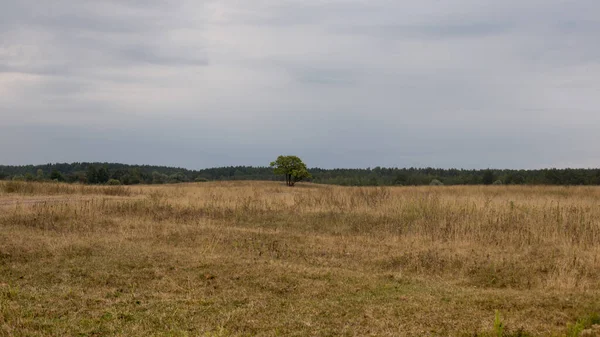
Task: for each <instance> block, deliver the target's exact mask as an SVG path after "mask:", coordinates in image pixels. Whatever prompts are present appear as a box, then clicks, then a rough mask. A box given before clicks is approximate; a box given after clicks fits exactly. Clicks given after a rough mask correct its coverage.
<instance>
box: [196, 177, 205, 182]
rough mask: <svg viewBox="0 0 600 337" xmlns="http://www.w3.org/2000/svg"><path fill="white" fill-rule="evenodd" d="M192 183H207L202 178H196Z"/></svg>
mask: <svg viewBox="0 0 600 337" xmlns="http://www.w3.org/2000/svg"><path fill="white" fill-rule="evenodd" d="M194 181H195V182H197V183H205V182H207V181H208V179H206V178H203V177H198V178H196V179H195V180H194Z"/></svg>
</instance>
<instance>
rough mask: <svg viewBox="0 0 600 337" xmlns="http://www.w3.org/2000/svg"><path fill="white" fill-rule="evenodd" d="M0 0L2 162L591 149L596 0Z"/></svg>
mask: <svg viewBox="0 0 600 337" xmlns="http://www.w3.org/2000/svg"><path fill="white" fill-rule="evenodd" d="M0 8H2V11H0V120H2V123H1V124H0V134H1V135H0V140H1V142H0V158H3V159H4V161H5V163H7V164H21V163H42V162H47V161H50V162H54V161H83V160H94V161H96V160H97V161H120V162H129V163H151V164H164V165H177V166H186V167H190V168H199V167H207V166H219V165H235V164H240V165H241V164H252V165H261V164H263V165H264V164H266V163H268V161H269V160H270V159H271V158H272V157H275V156H276V155H278V154H280V153H297V154H298V155H301V156H302V157H304V158H305V159H306V161H307V162H308V164H309V165H310V166H321V167H367V166H371V167H373V166H377V165H386V166H440V167H467V168H471V167H488V166H495V167H515V168H521V167H523V168H527V167H544V166H559V167H563V166H585V167H587V166H599V165H600V159H598V158H600V156H599V152H600V149H599V148H598V145H596V144H597V139H596V136H595V135H596V133H597V130H598V129H599V128H600V113H598V112H599V111H598V109H599V108H600V95H599V93H600V46H598V44H597V43H596V42H597V41H598V38H599V37H600V30H599V29H598V28H599V27H600V19H599V18H598V17H597V15H596V13H597V12H598V10H600V4H598V3H597V2H596V1H592V0H577V1H570V2H565V1H561V0H550V1H548V0H532V1H528V2H526V3H523V2H518V1H504V2H495V3H484V2H481V1H476V0H457V1H453V2H439V1H434V0H428V1H421V2H417V3H415V2H408V1H391V0H375V1H366V0H365V1H362V0H360V1H347V0H331V1H319V0H308V1H295V0H286V1H275V0H257V1H217V0H205V1H191V0H179V1H175V2H163V1H139V0H128V1H116V0H110V1H101V2H100V1H92V0H82V1H74V0H59V1H53V2H52V3H45V2H42V3H40V2H37V1H32V0H23V1H11V0H0ZM15 139H16V140H18V141H15Z"/></svg>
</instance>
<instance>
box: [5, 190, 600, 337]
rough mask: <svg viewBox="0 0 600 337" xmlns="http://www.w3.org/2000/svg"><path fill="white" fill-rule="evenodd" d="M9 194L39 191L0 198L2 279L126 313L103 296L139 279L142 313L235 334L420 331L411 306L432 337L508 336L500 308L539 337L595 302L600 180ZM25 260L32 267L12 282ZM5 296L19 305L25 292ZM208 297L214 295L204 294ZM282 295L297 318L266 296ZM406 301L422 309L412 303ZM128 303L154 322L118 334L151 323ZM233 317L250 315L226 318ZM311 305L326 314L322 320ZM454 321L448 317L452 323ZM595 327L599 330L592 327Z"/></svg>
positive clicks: (599, 295)
mask: <svg viewBox="0 0 600 337" xmlns="http://www.w3.org/2000/svg"><path fill="white" fill-rule="evenodd" d="M61 195H65V196H69V195H71V196H74V198H69V199H65V200H62V199H58V200H59V202H45V199H44V197H45V196H47V197H50V196H61ZM79 195H82V196H83V195H85V196H86V197H85V198H77V196H79ZM113 195H116V196H122V197H123V198H110V197H109V196H113ZM0 197H1V198H3V199H8V200H10V198H12V197H18V198H19V200H28V199H34V200H36V202H35V203H32V204H26V203H19V204H10V205H8V204H6V205H4V206H2V205H1V204H0V271H4V272H5V273H4V274H3V275H4V276H0V285H1V284H2V283H3V282H4V283H7V284H8V283H10V284H11V287H13V284H16V285H21V286H23V287H30V288H26V289H29V290H28V291H29V292H34V291H37V290H36V289H54V290H56V291H58V290H59V289H62V288H54V286H53V285H54V284H56V282H58V281H57V280H63V281H61V282H65V283H64V284H65V285H67V286H68V287H74V288H77V287H84V288H85V289H86V291H90V292H92V293H94V294H95V295H94V296H96V297H94V300H96V301H98V298H104V300H102V301H105V302H98V303H105V304H97V305H100V306H105V305H106V306H108V307H107V309H105V310H109V309H110V310H117V309H115V308H120V307H119V305H121V306H122V305H124V304H123V303H121V302H118V301H117V302H115V303H113V302H111V301H112V300H106V296H108V295H106V294H107V292H110V293H111V294H112V293H114V292H115V291H116V290H115V289H123V287H129V285H130V284H131V285H132V286H131V287H135V289H137V290H135V291H139V292H141V293H143V294H144V296H146V297H144V298H145V299H144V300H140V301H141V303H144V301H147V303H148V304H147V307H145V309H144V310H147V311H148V310H149V312H154V313H157V312H161V310H175V309H177V310H179V311H182V312H186V313H187V314H189V315H190V316H185V318H182V319H183V321H181V322H178V323H177V322H174V323H171V324H174V325H176V326H178V327H182V326H186V325H185V324H184V322H189V321H194V320H196V319H200V322H203V323H202V324H208V325H207V327H211V329H207V330H198V331H196V332H197V333H198V334H201V333H210V332H211V331H216V330H219V329H221V328H223V329H224V330H223V329H221V330H222V331H229V332H231V333H230V334H233V335H244V334H266V335H276V333H275V332H274V331H273V330H270V328H269V326H272V325H277V324H279V323H277V321H273V320H272V318H274V317H279V318H278V319H279V321H280V322H287V323H286V324H288V325H289V326H292V327H294V328H291V329H290V328H288V326H282V327H280V330H281V331H283V332H284V334H285V332H286V333H288V334H310V332H311V331H312V330H311V328H310V326H309V325H306V326H305V325H302V326H296V325H294V324H296V323H294V322H296V321H297V316H298V315H299V317H301V319H304V320H309V317H310V320H317V321H320V322H321V323H320V324H321V325H320V328H319V329H320V330H319V331H320V332H321V333H319V334H335V333H333V332H335V331H336V330H335V329H345V328H344V326H343V325H338V324H337V323H336V322H338V321H339V320H340V317H342V316H343V315H350V316H352V315H360V317H363V316H364V317H376V316H377V315H379V316H377V317H380V320H382V321H381V322H386V323H379V324H380V325H378V324H377V323H376V320H375V318H373V320H372V321H369V320H367V321H365V323H364V324H363V323H361V324H362V325H360V324H359V325H351V326H352V327H353V329H355V330H356V331H359V332H360V334H369V333H372V332H375V333H377V332H379V333H380V334H386V332H388V333H387V334H391V335H396V333H390V332H400V331H408V332H412V333H408V332H407V333H406V334H407V335H414V334H419V335H422V333H421V332H422V331H425V330H423V329H424V328H423V327H424V326H425V325H426V324H425V325H424V323H423V322H421V321H420V320H419V318H418V317H421V318H420V319H422V320H427V321H428V320H429V318H423V315H430V316H431V320H432V321H431V322H429V323H428V324H429V326H431V324H434V325H435V324H437V325H439V326H444V327H445V328H443V329H442V330H436V331H438V335H460V332H461V331H462V332H464V331H469V332H474V331H480V330H485V329H488V330H493V331H496V333H497V334H498V333H499V334H501V335H502V333H503V332H502V329H501V323H502V324H504V323H503V322H504V321H503V322H500V320H499V316H497V318H496V322H495V323H494V324H495V325H494V326H488V325H485V324H487V323H485V324H484V323H481V324H479V323H478V321H477V319H480V321H481V322H489V316H490V313H491V314H492V316H493V313H494V310H496V309H502V313H503V315H502V316H503V317H504V318H505V319H506V323H507V326H510V327H514V328H515V329H517V328H523V329H526V330H527V331H529V332H532V333H533V335H535V332H536V331H546V332H552V331H553V333H555V334H560V333H563V332H564V331H565V330H564V327H565V326H566V323H567V322H569V321H573V319H574V317H575V318H576V317H580V316H582V315H585V314H586V312H590V311H597V310H600V308H598V307H597V303H600V302H599V300H600V291H599V290H598V289H600V208H599V207H598V205H600V189H598V188H595V187H540V186H538V187H524V186H515V187H513V186H487V187H473V186H471V187H460V186H451V187H442V186H431V187H429V186H427V187H384V188H360V187H338V186H321V185H318V186H317V185H310V184H305V185H299V186H297V187H296V188H287V187H285V186H282V185H279V184H277V183H264V182H223V183H203V184H181V185H166V186H158V187H157V186H139V187H136V188H135V189H133V188H131V187H124V186H114V187H106V186H77V185H66V184H54V183H24V182H16V183H15V182H6V183H1V184H0ZM73 263H78V264H76V265H74V264H73ZM7 266H8V267H7ZM14 266H16V267H14ZM19 266H20V267H19ZM74 266H77V267H74ZM199 266H200V267H199ZM202 266H203V267H202ZM208 266H212V267H210V268H209V267H208ZM2 268H4V269H2ZM15 268H16V269H15ZM19 268H21V269H19ZM32 268H33V269H32ZM61 268H75V269H76V274H75V275H79V276H70V278H65V276H60V275H62V274H61V273H62V272H61V270H62V269H61ZM205 269H206V270H205ZM19 270H21V271H25V270H26V271H28V272H29V273H31V275H32V276H35V277H36V278H35V279H31V280H29V281H27V282H25V281H22V279H19V278H11V277H12V276H10V275H17V274H15V273H17V272H19ZM136 270H137V271H138V272H135V273H134V272H132V271H136ZM215 274H218V275H219V276H218V277H217V276H215ZM15 277H16V276H15ZM198 278H199V279H198ZM96 279H99V280H101V282H96V281H95V280H96ZM25 280H27V278H25ZM198 280H200V281H198ZM198 282H200V283H198ZM112 284H117V285H118V286H116V288H115V287H112V286H111V285H112ZM194 284H196V285H195V286H193V285H194ZM119 287H121V288H119ZM10 289H16V288H10ZM81 289H83V288H81ZM132 289H133V288H132ZM0 290H1V289H0ZM11 291H12V290H11ZM131 291H132V292H133V291H134V290H131ZM240 292H241V293H240ZM311 294H312V295H311ZM434 294H435V295H434ZM437 294H439V295H437ZM6 296H8V295H6ZM6 296H5V298H4V301H9V300H8V299H6ZM10 296H11V297H10V298H11V299H10V301H12V302H10V303H13V302H14V303H16V302H15V301H17V300H15V299H14V298H21V297H19V296H17V295H14V294H13V295H10ZM35 296H38V297H37V298H40V297H41V298H46V299H47V300H49V301H51V300H52V299H53V300H57V301H63V299H62V297H61V298H57V297H54V296H53V295H52V293H48V292H45V291H44V292H43V294H40V293H35V294H34V293H30V297H23V298H22V299H21V302H19V303H20V305H26V304H24V303H28V302H27V301H28V299H32V298H33V301H34V302H35V301H36V300H35V298H36V297H35ZM62 296H67V295H64V294H63V295H62ZM111 296H112V295H111ZM115 296H116V295H115ZM118 296H121V295H118ZM288 296H291V297H288ZM432 296H433V297H436V296H439V297H440V298H441V300H438V299H437V297H436V299H435V300H434V299H432ZM67 298H68V296H67ZM199 298H206V301H209V302H210V303H209V304H201V303H199V302H195V301H197V299H199ZM573 299H577V300H576V302H574V303H575V304H573V302H572V301H573ZM0 300H2V296H0ZM280 300H281V301H280ZM115 301H116V300H115ZM171 301H172V302H171ZM0 303H4V302H0ZM6 303H8V302H6ZM65 303H66V302H65ZM94 303H96V302H94ZM207 303H208V302H207ZM235 303H237V304H235ZM240 303H242V304H240ZM244 303H253V304H252V306H250V305H249V304H248V306H246V304H244ZM282 303H284V304H282ZM285 303H290V304H291V305H293V306H294V308H295V309H294V310H296V313H295V314H294V313H293V311H289V312H288V311H284V312H280V311H277V310H276V309H272V310H271V309H270V308H271V307H268V306H274V307H273V308H277V306H279V305H285ZM369 303H370V304H369ZM166 304H168V306H167V307H164V306H163V305H166ZM413 304H414V305H415V308H414V310H413V309H411V310H413V311H410V310H409V311H406V310H408V309H406V308H410V306H411V305H413ZM65 305H69V304H65ZM113 305H114V306H113ZM136 305H137V304H136ZM203 305H204V306H205V307H206V310H207V311H203V312H204V314H203V315H205V316H206V317H208V318H206V319H208V320H211V319H214V320H212V321H203V318H198V317H204V316H202V315H200V316H198V317H197V316H194V315H193V314H191V312H193V310H199V309H198V306H200V307H202V306H203ZM369 305H373V306H372V307H369ZM253 306H254V307H253ZM406 306H408V307H406ZM267 307H268V308H267ZM405 307H406V308H405ZM438 307H440V308H444V310H454V311H458V315H457V317H454V316H453V315H452V314H448V313H447V312H445V311H443V310H441V309H440V310H441V311H437V309H435V308H438ZM6 308H9V307H8V306H6V305H4V307H3V309H2V310H8V309H6ZM10 308H14V306H12V304H11V306H10ZM140 308H141V307H140ZM194 308H195V309H194ZM202 308H204V307H202ZM214 308H219V309H218V310H217V309H214ZM235 308H237V309H235ZM252 308H262V309H261V310H262V311H259V312H257V311H255V309H252ZM353 308H354V309H353ZM369 308H370V309H369ZM72 309H74V308H72ZM11 310H12V309H11ZM15 310H16V309H15ZM28 310H33V311H35V310H37V309H35V308H33V307H31V308H30V309H28ZM128 310H130V311H131V312H135V313H137V315H142V317H145V318H144V322H145V323H144V324H145V325H144V324H141V323H140V325H136V326H135V327H136V328H135V329H138V330H135V329H133V328H132V329H133V330H127V327H128V326H129V325H128V324H129V323H127V322H121V323H118V322H117V321H115V322H113V323H111V324H114V327H115V329H116V330H114V331H119V330H118V329H125V331H129V332H133V331H138V332H139V331H144V332H146V333H151V332H152V331H154V330H152V329H150V328H148V326H149V325H148V324H149V323H148V320H150V321H152V319H151V318H149V317H146V316H144V315H146V314H145V313H146V312H147V311H144V310H141V309H140V310H141V311H140V310H138V309H136V308H129V309H128ZM153 310H158V311H157V312H155V311H153ZM202 310H204V309H202ZM215 310H216V311H215ZM219 310H220V311H219ZM231 310H234V311H231ZM235 310H237V311H235ZM353 310H358V311H356V312H355V311H353ZM386 310H387V311H386ZM225 312H227V313H229V315H235V314H234V313H236V312H237V313H239V315H241V316H239V317H238V319H237V320H220V321H219V319H218V317H221V316H219V315H222V314H223V313H225ZM261 312H269V313H270V314H264V315H263V314H262V313H261ZM313 312H319V313H321V315H325V316H323V317H321V318H318V319H317V318H315V317H316V316H313ZM399 313H403V315H406V317H412V320H411V321H407V322H405V323H404V324H405V325H404V328H405V329H406V330H398V329H400V328H399V327H398V326H396V325H394V324H395V323H394V322H397V321H398V320H402V318H398V317H397V316H395V315H399ZM566 313H568V314H566ZM8 314H9V312H8V311H6V313H5V314H4V315H5V316H4V317H5V318H4V323H3V321H2V316H0V326H2V324H5V325H6V324H13V325H14V324H16V323H15V322H17V321H18V322H20V323H19V324H25V323H23V322H24V321H23V320H22V319H21V320H19V319H17V318H15V317H19V314H18V313H17V311H14V310H13V311H10V315H13V316H10V317H13V318H12V319H8V320H7V318H6V317H8V316H7V315H8ZM38 314H39V315H41V317H44V315H50V314H49V313H48V312H47V311H42V312H38ZM288 314H289V315H288ZM14 315H17V316H14ZM182 315H183V314H182ZM282 315H283V316H282ZM294 315H296V316H294ZM315 315H316V313H315ZM336 315H338V316H336ZM340 315H342V316H340ZM449 316H452V317H454V318H451V319H452V321H451V322H452V324H447V323H446V321H445V320H448V319H450V318H448V317H449ZM192 317H196V318H192ZM294 317H296V318H294ZM319 317H320V316H319ZM352 317H353V316H352ZM394 317H395V318H394ZM444 317H445V318H444ZM549 317H553V318H552V319H550V318H549ZM594 317H596V316H594ZM244 319H245V320H249V321H252V320H256V321H257V322H262V323H264V325H261V324H262V323H256V324H257V325H258V326H260V327H257V328H256V329H257V330H252V329H251V328H250V327H249V326H247V325H243V324H242V322H243V321H244ZM134 320H135V319H134ZM589 321H590V322H595V321H592V320H589ZM6 322H8V323H6ZM586 322H587V321H586ZM57 324H60V323H57ZM68 324H75V325H76V326H78V324H80V323H78V322H76V321H69V323H68ZM310 324H316V323H310ZM348 324H350V323H348ZM357 324H358V323H357ZM482 324H483V325H482ZM586 324H587V325H585V328H586V329H591V328H590V327H588V326H592V325H593V323H589V324H588V323H586ZM23 326H29V325H27V324H25V325H23ZM23 326H22V327H23ZM164 326H165V325H160V324H159V323H157V325H155V326H154V327H155V328H156V329H159V330H160V329H162V327H164ZM580 326H582V327H583V326H584V325H583V324H580ZM29 327H30V326H29ZM116 327H120V328H118V329H117V328H116ZM313 327H314V326H313ZM329 327H335V329H334V330H328V328H329ZM394 327H395V328H394ZM217 328H219V329H217ZM64 329H65V330H64V331H63V332H65V331H66V332H69V333H74V331H73V330H69V329H68V328H66V327H64ZM215 329H216V330H215ZM444 329H445V330H444ZM465 329H466V330H465ZM577 329H579V326H577ZM577 329H576V328H571V330H572V331H579V330H577ZM582 329H583V328H582ZM109 330H110V329H109ZM109 330H107V331H109ZM221 330H219V331H221ZM580 330H581V329H580ZM0 331H2V330H1V329H0ZM7 331H8V330H7ZM48 331H52V332H53V333H54V334H58V333H59V332H57V331H56V330H53V329H49V330H48ZM110 331H113V330H110ZM114 331H113V332H114ZM161 331H163V330H161ZM186 331H187V330H186ZM190 331H191V330H190ZM369 331H370V332H369ZM514 331H517V330H514ZM518 331H521V330H518ZM582 331H583V330H582ZM13 332H14V330H13ZM30 332H31V331H30ZM88 332H89V331H88ZM105 332H106V331H105ZM163 332H164V331H163ZM338 332H339V331H338ZM99 333H100V334H102V331H100V332H99ZM564 333H566V332H564ZM577 333H579V332H577ZM105 334H112V333H105ZM504 334H506V331H505V332H504ZM9 335H10V333H9ZM24 335H26V334H24Z"/></svg>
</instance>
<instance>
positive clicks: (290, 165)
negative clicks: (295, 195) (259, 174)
mask: <svg viewBox="0 0 600 337" xmlns="http://www.w3.org/2000/svg"><path fill="white" fill-rule="evenodd" d="M270 166H271V167H272V168H274V170H273V172H274V173H275V174H278V175H284V176H285V182H286V184H287V185H288V186H294V185H295V184H296V182H298V181H301V180H302V179H310V178H311V175H310V173H308V169H307V168H306V164H304V163H303V162H302V159H300V158H298V157H297V156H279V157H277V160H276V161H274V162H271V165H270Z"/></svg>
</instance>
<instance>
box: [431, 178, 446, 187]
mask: <svg viewBox="0 0 600 337" xmlns="http://www.w3.org/2000/svg"><path fill="white" fill-rule="evenodd" d="M429 185H431V186H442V185H444V183H443V182H441V181H439V180H437V179H433V180H432V181H431V182H430V183H429Z"/></svg>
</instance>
